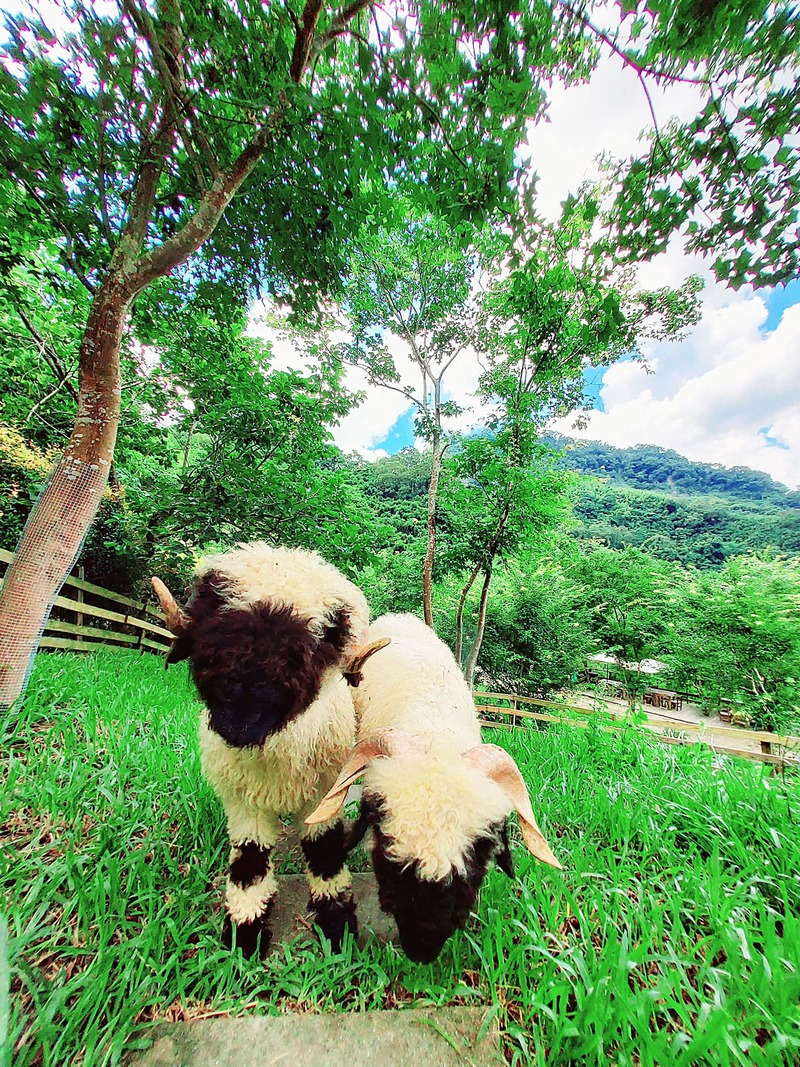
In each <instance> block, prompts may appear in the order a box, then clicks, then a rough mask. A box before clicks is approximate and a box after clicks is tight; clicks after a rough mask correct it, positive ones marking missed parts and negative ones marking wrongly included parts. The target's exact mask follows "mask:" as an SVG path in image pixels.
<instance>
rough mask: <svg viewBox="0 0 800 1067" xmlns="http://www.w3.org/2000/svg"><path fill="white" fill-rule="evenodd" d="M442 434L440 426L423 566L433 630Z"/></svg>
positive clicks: (424, 594) (425, 599)
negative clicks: (437, 496) (437, 500)
mask: <svg viewBox="0 0 800 1067" xmlns="http://www.w3.org/2000/svg"><path fill="white" fill-rule="evenodd" d="M443 455H444V449H443V448H442V447H441V434H440V433H439V430H438V426H437V428H436V430H435V431H434V435H433V455H432V457H431V483H430V485H429V486H428V548H427V551H426V552H425V562H424V563H423V564H422V610H423V613H424V618H425V622H426V623H427V624H428V626H430V627H431V628H433V560H434V557H435V555H436V495H437V493H438V491H439V474H440V473H441V470H442V456H443Z"/></svg>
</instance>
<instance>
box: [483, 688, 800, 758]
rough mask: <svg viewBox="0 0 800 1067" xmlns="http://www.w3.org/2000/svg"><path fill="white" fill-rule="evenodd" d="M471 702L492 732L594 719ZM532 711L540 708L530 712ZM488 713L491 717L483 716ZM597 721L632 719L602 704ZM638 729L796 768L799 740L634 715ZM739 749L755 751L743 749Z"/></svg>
mask: <svg viewBox="0 0 800 1067" xmlns="http://www.w3.org/2000/svg"><path fill="white" fill-rule="evenodd" d="M475 702H476V707H477V709H478V712H479V713H480V715H481V725H482V726H485V727H488V728H489V729H495V730H513V729H514V728H515V727H517V726H518V725H519V722H518V720H523V721H524V720H533V721H536V722H544V723H562V724H565V725H569V726H577V727H578V728H579V729H585V728H586V727H587V726H588V725H589V720H590V719H591V718H592V716H594V715H596V712H595V711H594V710H593V709H591V708H579V707H575V706H574V705H569V704H563V703H558V702H556V701H553V700H543V699H541V698H540V697H523V696H517V695H516V694H514V693H486V692H476V693H475ZM532 707H536V708H540V709H542V710H540V711H531V710H530V709H531V708H532ZM487 715H491V716H493V718H487ZM498 719H500V720H502V721H498ZM600 721H601V726H602V728H603V729H606V730H621V729H623V728H624V727H625V726H626V725H627V723H628V721H630V720H629V718H628V716H627V715H626V714H625V713H619V712H616V711H615V710H614V709H610V708H609V707H608V706H605V708H604V710H603V712H602V713H601V719H600ZM636 725H637V726H641V728H642V729H645V730H647V731H648V732H649V733H651V734H652V735H653V736H654V737H655V738H656V739H657V740H658V741H661V742H663V743H664V744H668V745H695V744H702V745H707V746H708V747H709V748H711V749H713V751H714V752H718V753H720V754H722V755H727V756H742V757H744V758H745V759H751V760H757V761H758V762H761V763H769V764H772V765H774V766H775V767H777V768H780V769H783V768H785V767H790V768H794V769H795V770H800V737H793V736H791V735H786V734H775V733H768V732H766V731H761V730H744V729H739V728H736V727H725V726H717V725H716V724H715V725H714V726H713V727H710V726H709V725H707V724H706V723H703V722H686V721H685V720H683V719H668V718H653V717H651V716H649V715H645V716H644V719H642V717H641V715H637V716H636ZM743 745H752V746H753V747H752V748H743V747H742V746H743ZM776 749H777V751H776Z"/></svg>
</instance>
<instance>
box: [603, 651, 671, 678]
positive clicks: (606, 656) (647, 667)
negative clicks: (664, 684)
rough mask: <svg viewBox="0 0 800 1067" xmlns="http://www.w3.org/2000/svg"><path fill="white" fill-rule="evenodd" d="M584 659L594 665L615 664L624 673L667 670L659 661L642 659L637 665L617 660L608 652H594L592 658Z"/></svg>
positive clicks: (652, 672)
mask: <svg viewBox="0 0 800 1067" xmlns="http://www.w3.org/2000/svg"><path fill="white" fill-rule="evenodd" d="M586 658H587V659H590V660H593V661H594V662H595V663H616V664H618V665H619V666H620V667H624V668H625V670H626V671H639V673H640V674H658V672H659V671H665V670H667V664H666V663H662V662H661V660H659V659H643V660H641V661H640V662H639V663H626V662H625V660H622V659H617V657H616V656H612V655H611V654H610V653H609V652H595V654H594V655H593V656H587V657H586Z"/></svg>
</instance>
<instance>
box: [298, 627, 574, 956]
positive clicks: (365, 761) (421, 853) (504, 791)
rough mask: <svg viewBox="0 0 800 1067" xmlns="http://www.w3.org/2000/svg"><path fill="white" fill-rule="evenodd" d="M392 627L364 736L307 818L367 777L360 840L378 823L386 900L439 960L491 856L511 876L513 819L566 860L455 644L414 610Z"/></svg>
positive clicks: (413, 950) (372, 668)
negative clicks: (543, 826) (482, 712)
mask: <svg viewBox="0 0 800 1067" xmlns="http://www.w3.org/2000/svg"><path fill="white" fill-rule="evenodd" d="M380 638H391V644H390V645H389V647H388V648H387V649H386V650H385V651H383V652H381V654H380V655H379V656H377V657H376V658H375V659H374V660H371V661H370V662H369V663H367V664H366V666H365V667H364V671H363V680H362V682H361V684H360V686H359V687H358V688H357V689H355V690H354V692H353V700H354V703H355V705H356V714H357V717H358V720H359V725H358V737H359V741H358V744H357V745H356V747H355V749H354V751H353V753H352V755H351V756H350V758H349V759H348V761H347V763H346V764H345V766H344V768H343V770H342V772H341V774H340V775H339V777H338V778H337V780H336V782H335V783H334V785H333V787H332V788H331V789H330V791H329V792H328V794H327V795H326V797H325V798H324V800H323V801H322V803H321V804H320V805H319V807H318V808H317V809H316V810H315V811H314V812H312V814H311V815H310V816H308V818H307V820H306V821H307V823H308V824H309V825H315V824H316V822H317V820H329V819H331V818H332V817H333V816H335V814H336V813H337V812H338V811H339V809H340V807H341V804H342V802H343V800H344V796H345V794H346V792H347V789H348V788H349V786H350V785H351V784H352V783H353V782H354V781H356V779H358V778H359V777H361V776H363V779H364V787H363V795H362V809H361V816H360V818H359V821H358V824H357V827H356V828H354V831H353V833H352V837H351V841H352V842H354V841H355V840H357V839H358V837H359V836H360V835H363V833H364V831H365V830H366V829H368V828H371V830H372V832H373V837H372V845H371V851H372V862H373V866H374V869H375V875H376V878H377V882H378V893H379V899H380V904H381V907H382V908H383V910H384V911H387V912H390V913H391V914H392V915H393V916H394V919H395V921H396V923H397V928H398V932H399V935H400V943H401V945H402V947H403V949H404V951H405V952H406V954H407V955H408V956H409V957H411V959H413V960H417V961H419V962H430V961H431V960H433V959H435V958H436V956H437V955H438V954H439V952H440V950H441V948H442V946H443V945H444V943H445V941H446V940H447V939H448V938H449V937H450V935H451V934H452V933H453V931H454V930H456V929H459V928H461V927H463V926H464V924H465V923H466V921H467V918H468V917H469V913H470V910H471V909H472V907H473V905H474V903H475V900H476V897H477V894H478V890H479V889H480V886H481V883H482V881H483V879H484V876H485V874H486V871H487V869H488V867H489V865H490V864H491V862H492V861H493V860H494V861H495V862H496V863H497V864H498V866H499V867H500V868H501V869H502V870H503V871H505V873H506V874H508V875H509V876H512V877H513V873H514V871H513V866H512V860H511V853H510V851H509V847H508V836H507V828H506V820H507V817H508V816H509V815H510V813H511V812H512V811H516V812H517V815H518V816H519V821H520V827H521V830H522V837H523V840H524V842H525V845H526V846H527V848H528V849H529V850H530V852H531V853H533V855H534V856H536V857H537V858H538V859H540V860H542V861H543V862H545V863H549V864H551V865H552V866H554V867H560V864H559V862H558V860H557V859H556V857H555V856H554V855H553V853H552V851H551V850H550V847H549V845H548V844H547V842H546V841H545V839H544V837H543V836H542V834H541V831H540V830H539V827H538V826H537V825H536V820H535V819H534V816H533V812H532V810H531V804H530V800H529V798H528V792H527V789H526V786H525V783H524V781H523V779H522V775H521V774H520V772H519V769H518V768H517V765H516V763H515V762H514V760H513V759H512V757H511V756H510V755H509V754H508V753H507V752H505V751H504V750H503V749H501V748H499V747H498V746H496V745H488V744H482V743H481V735H480V725H479V721H478V716H477V712H476V710H475V704H474V701H473V698H472V694H471V693H470V691H469V688H468V687H467V684H466V682H465V681H464V677H463V675H462V674H461V671H460V670H459V668H458V664H457V663H456V661H455V659H454V657H453V654H452V653H451V652H450V649H449V648H448V647H447V646H446V645H445V644H444V642H442V641H440V640H439V638H438V637H437V636H436V635H435V634H434V633H433V631H432V630H430V629H429V628H428V627H427V626H426V625H425V624H424V623H423V622H422V621H421V620H419V619H417V618H415V617H414V616H413V615H384V616H382V617H381V618H380V619H377V620H376V621H375V622H374V623H373V625H372V626H371V627H370V631H369V639H370V642H372V641H374V640H377V639H380Z"/></svg>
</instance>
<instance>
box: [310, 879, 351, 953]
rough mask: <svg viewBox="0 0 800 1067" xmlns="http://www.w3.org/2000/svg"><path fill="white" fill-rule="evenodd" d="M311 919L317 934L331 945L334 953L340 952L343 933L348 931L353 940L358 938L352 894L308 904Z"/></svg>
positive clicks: (320, 899) (323, 898)
mask: <svg viewBox="0 0 800 1067" xmlns="http://www.w3.org/2000/svg"><path fill="white" fill-rule="evenodd" d="M308 906H309V910H310V911H311V919H312V922H313V923H314V925H315V926H317V927H319V932H320V933H321V934H322V936H323V937H325V938H327V939H328V941H330V943H331V949H332V950H333V951H334V952H341V950H342V942H343V941H344V935H345V931H346V930H349V931H350V933H351V934H352V935H353V940H354V941H355V939H356V938H357V937H358V919H357V918H356V902H355V901H354V900H353V894H352V893H340V894H339V896H335V897H321V898H318V899H314V898H313V897H312V898H311V899H310V900H309V902H308Z"/></svg>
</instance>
